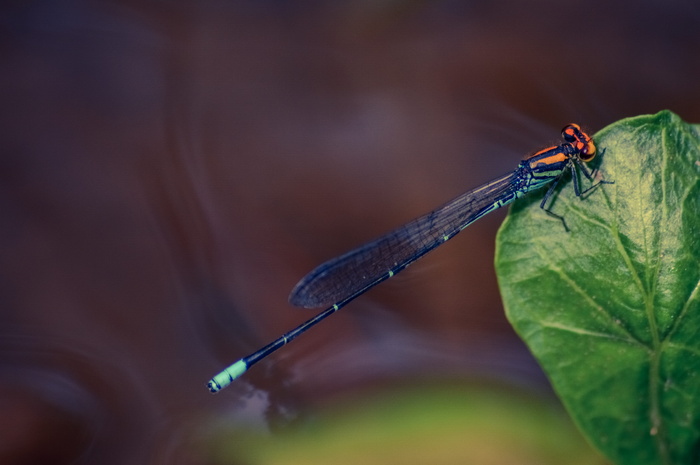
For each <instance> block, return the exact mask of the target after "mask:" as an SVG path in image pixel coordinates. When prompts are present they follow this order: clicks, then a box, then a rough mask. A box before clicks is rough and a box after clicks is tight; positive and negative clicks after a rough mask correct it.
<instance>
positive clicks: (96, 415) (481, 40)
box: [0, 0, 700, 464]
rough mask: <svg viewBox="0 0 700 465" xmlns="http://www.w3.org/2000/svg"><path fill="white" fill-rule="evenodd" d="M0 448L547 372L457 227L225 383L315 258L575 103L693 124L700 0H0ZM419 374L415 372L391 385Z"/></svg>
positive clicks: (496, 165)
mask: <svg viewBox="0 0 700 465" xmlns="http://www.w3.org/2000/svg"><path fill="white" fill-rule="evenodd" d="M0 21H1V23H0V24H1V29H0V52H1V56H2V61H1V65H2V67H1V68H0V80H1V81H0V82H1V83H2V85H1V87H0V95H1V96H2V104H1V106H0V111H1V113H0V115H1V118H2V124H1V125H0V134H1V137H2V139H1V140H0V141H1V146H0V147H1V148H0V215H1V219H0V234H1V236H0V240H1V241H2V242H1V244H2V248H0V253H1V255H0V273H2V274H1V275H0V416H1V417H2V422H1V423H2V426H0V435H1V437H0V462H2V463H3V464H29V463H52V464H64V463H79V464H92V463H100V464H123V463H129V464H139V463H181V464H190V463H206V462H207V459H206V451H202V450H199V448H198V447H197V446H196V438H197V437H198V436H200V435H201V434H202V431H204V430H206V429H207V428H210V427H211V425H213V424H217V422H221V423H236V424H242V425H247V424H249V425H252V426H256V425H261V424H264V423H269V424H271V425H273V427H274V426H275V425H277V426H281V425H284V424H285V423H286V422H289V421H294V419H296V418H301V417H303V415H304V411H305V410H306V409H308V408H309V407H311V406H313V405H314V403H316V402H318V401H319V399H323V398H324V396H328V395H333V394H337V393H338V392H341V391H345V390H352V389H355V388H358V387H367V386H372V385H379V384H381V383H385V382H389V381H391V382H396V381H397V380H402V379H407V380H408V379H411V378H418V379H421V378H429V377H434V378H439V377H453V378H454V377H464V378H477V379H496V380H500V381H502V382H505V383H510V384H513V385H516V386H521V387H523V389H535V390H537V389H541V390H543V391H545V392H546V391H547V390H548V389H549V388H548V387H547V383H546V380H545V378H544V375H543V374H542V373H541V372H540V370H539V368H538V367H537V365H536V363H535V362H534V361H533V359H532V358H531V356H530V355H529V353H528V351H527V349H526V348H525V346H524V345H523V344H522V343H521V342H520V341H519V339H518V338H517V337H516V336H515V334H514V333H513V331H512V330H511V329H510V327H509V325H508V323H507V322H506V320H505V317H504V315H503V309H502V306H501V303H500V299H499V295H498V289H497V285H496V279H495V273H494V270H493V265H492V261H493V247H494V237H495V233H496V230H497V228H498V226H499V224H500V222H501V221H502V219H503V217H504V215H505V213H506V211H505V209H504V210H503V211H501V212H497V213H494V214H492V215H489V216H488V217H486V218H484V219H483V220H481V221H479V222H478V223H477V224H475V225H473V226H471V227H470V228H469V229H467V230H466V231H465V232H463V233H462V234H461V235H460V236H458V237H457V238H456V239H455V240H453V241H451V242H450V244H448V245H446V246H444V247H442V248H440V249H439V250H437V251H436V252H434V253H432V254H431V255H430V256H429V257H428V258H426V259H425V260H423V261H421V262H419V263H418V264H416V265H414V266H412V267H411V268H410V269H409V270H408V271H406V272H404V273H403V274H401V275H399V276H397V277H396V278H394V279H392V280H391V281H390V282H388V283H386V284H384V285H382V286H380V287H379V288H377V289H375V290H373V291H372V292H370V293H369V294H367V295H366V296H363V297H362V298H360V299H358V300H357V301H356V302H354V303H353V304H352V305H351V306H349V307H348V308H346V309H344V310H343V311H342V312H340V313H339V314H338V315H335V316H334V317H333V318H331V319H330V320H328V321H327V322H325V323H324V324H323V326H321V327H318V328H316V329H314V330H313V331H311V332H309V333H307V335H305V336H304V337H303V338H300V339H299V340H298V341H296V342H295V343H294V344H292V345H290V346H288V347H286V348H285V349H283V350H282V351H280V352H278V353H277V354H275V355H274V356H273V357H271V358H270V360H268V361H266V362H262V363H260V364H259V365H257V366H256V368H255V369H253V370H251V371H250V372H249V373H248V374H247V375H246V376H245V378H244V379H243V380H241V381H240V382H238V383H236V384H235V385H233V386H231V387H230V388H228V389H227V390H226V391H224V392H222V393H221V394H219V395H217V396H213V395H211V394H209V393H208V391H207V389H206V382H207V380H208V379H209V378H210V377H211V376H212V375H214V374H215V373H217V372H218V371H219V370H220V369H222V368H223V367H224V366H226V365H228V364H230V363H231V362H233V361H235V360H236V359H238V358H240V357H241V356H244V355H247V354H248V353H250V352H251V351H253V350H255V349H256V348H258V347H259V346H261V345H263V344H265V343H267V342H269V341H270V340H271V339H273V338H275V337H277V336H279V335H280V334H281V333H283V332H285V331H286V330H288V329H291V328H292V327H293V326H296V325H297V324H298V323H300V322H302V321H303V320H305V319H307V318H308V317H310V316H312V315H313V314H314V313H313V311H309V310H299V309H294V308H292V307H290V306H289V305H288V304H287V296H288V293H289V291H290V290H291V288H292V287H293V286H294V284H295V283H296V282H297V280H299V279H300V278H301V277H302V276H303V275H304V274H305V273H307V272H308V271H310V270H311V269H312V268H313V267H315V266H316V265H318V264H319V263H321V262H322V261H324V260H326V259H329V258H332V257H334V256H336V255H338V254H341V253H343V252H345V251H347V250H348V249H350V248H351V247H354V246H356V245H359V244H361V243H362V242H364V241H366V240H369V239H372V238H373V237H375V236H377V235H379V234H381V233H384V232H386V231H388V230H390V229H392V228H393V227H395V226H398V225H400V224H402V223H404V222H406V221H408V220H410V219H412V218H413V217H415V216H417V215H420V214H422V213H425V212H427V211H429V210H431V209H432V208H434V207H436V206H438V205H440V204H441V203H443V202H444V201H446V200H449V199H450V198H452V197H453V196H456V195H458V194H460V193H462V192H464V191H466V190H467V189H469V188H472V187H475V186H476V185H478V184H480V183H482V182H484V181H486V180H488V179H490V178H492V177H494V176H496V175H499V174H502V173H504V172H507V171H509V170H512V169H513V168H514V167H515V165H516V164H517V162H518V161H519V160H520V158H521V157H522V156H524V155H525V154H526V153H527V152H529V151H531V150H535V149H537V148H539V147H541V146H543V145H546V144H548V143H550V142H556V141H557V140H558V137H559V130H560V129H561V127H562V126H564V125H565V124H567V123H570V122H578V123H580V124H582V125H584V126H586V127H587V128H588V129H590V130H591V131H593V132H594V131H597V130H598V129H601V128H602V127H604V126H605V125H607V124H609V123H612V122H614V121H615V120H617V119H619V118H622V117H627V116H634V115H638V114H643V113H655V112H657V111H659V110H662V109H671V110H673V111H675V112H676V113H678V114H680V115H681V116H682V117H683V118H684V119H686V120H687V121H691V122H699V121H700V86H699V85H698V83H699V82H700V34H698V30H699V29H700V7H699V6H698V4H697V2H693V1H669V0H665V1H663V2H662V1H638V2H629V1H626V2H620V1H604V0H596V1H588V2H576V1H572V2H566V3H563V2H556V1H540V2H519V1H512V0H511V1H501V2H499V1H466V2H465V1H434V2H416V1H384V2H377V1H366V0H363V1H356V2H329V1H326V2H323V1H316V2H299V3H294V2H284V1H255V2H254V1H249V2H242V1H231V2H224V1H200V2H159V1H143V2H121V3H117V2H115V3H112V2H87V1H67V2H51V1H30V2H25V1H10V2H4V3H3V6H2V7H0ZM406 382H410V381H406Z"/></svg>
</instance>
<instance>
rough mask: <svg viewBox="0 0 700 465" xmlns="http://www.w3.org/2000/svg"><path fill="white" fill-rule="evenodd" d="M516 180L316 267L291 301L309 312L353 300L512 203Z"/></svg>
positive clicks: (486, 188)
mask: <svg viewBox="0 0 700 465" xmlns="http://www.w3.org/2000/svg"><path fill="white" fill-rule="evenodd" d="M517 178H518V172H517V171H516V172H513V173H509V174H507V175H504V176H502V177H500V178H497V179H494V180H493V181H491V182H488V183H486V184H484V185H482V186H480V187H477V188H476V189H473V190H471V191H469V192H466V193H464V194H462V195H460V196H459V197H457V198H455V199H453V200H451V201H449V202H447V203H446V204H445V205H443V206H441V207H439V208H437V209H436V210H433V211H432V212H430V213H428V214H426V215H423V216H421V217H419V218H416V219H415V220H413V221H411V222H409V223H406V224H405V225H403V226H401V227H399V228H397V229H395V230H393V231H391V232H389V233H387V234H385V235H383V236H381V237H379V238H377V239H375V240H373V241H371V242H368V243H367V244H365V245H363V246H360V247H358V248H356V249H354V250H351V251H350V252H348V253H346V254H344V255H341V256H340V257H337V258H334V259H332V260H329V261H327V262H325V263H323V264H322V265H319V266H318V267H317V268H316V269H314V270H313V271H311V272H310V273H309V274H308V275H306V276H305V277H304V278H303V279H302V280H301V281H299V283H298V284H297V285H296V286H295V287H294V289H293V290H292V293H291V295H290V296H289V302H290V303H291V304H293V305H296V306H299V307H307V308H313V307H320V306H322V305H328V304H334V303H337V302H340V301H342V300H344V299H346V298H348V297H350V296H353V297H356V296H357V295H359V294H361V293H362V292H365V291H366V290H368V289H369V288H371V287H372V286H374V285H376V284H378V283H380V282H382V281H384V280H385V279H387V278H389V277H391V276H393V275H394V274H396V273H398V272H399V271H401V270H403V269H404V268H406V267H407V266H408V265H410V264H411V263H413V262H414V261H416V260H417V259H419V258H420V257H422V256H423V255H425V254H426V253H428V252H430V251H431V250H433V249H434V248H435V247H437V246H438V245H440V244H442V243H443V242H445V241H446V240H448V239H450V238H452V237H453V236H454V235H455V234H457V233H458V232H459V231H461V230H462V229H464V228H465V227H467V226H468V225H469V224H471V223H473V222H474V221H476V220H477V219H479V218H481V217H482V216H484V215H485V214H487V213H489V212H491V211H493V210H495V209H497V208H500V207H501V206H503V205H506V204H507V203H510V202H511V201H512V200H514V199H515V197H516V194H517V193H518V184H519V183H518V182H516V181H517Z"/></svg>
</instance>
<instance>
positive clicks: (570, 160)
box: [209, 124, 611, 392]
mask: <svg viewBox="0 0 700 465" xmlns="http://www.w3.org/2000/svg"><path fill="white" fill-rule="evenodd" d="M562 138H563V143H562V144H560V145H557V146H554V147H548V148H546V149H542V150H540V151H539V152H536V153H534V154H532V155H530V156H528V157H526V158H525V159H524V160H522V161H521V162H520V164H519V165H518V167H517V168H516V169H515V171H513V172H512V173H509V174H506V175H503V176H501V177H499V178H496V179H494V180H493V181H490V182H488V183H486V184H484V185H483V186H480V187H477V188H476V189H472V190H470V191H469V192H466V193H464V194H462V195H460V196H459V197H457V198H455V199H453V200H451V201H450V202H447V203H446V204H445V205H443V206H442V207H440V208H438V209H436V210H434V211H432V212H430V213H428V214H426V215H423V216H421V217H419V218H416V219H415V220H413V221H411V222H410V223H407V224H405V225H403V226H401V227H399V228H397V229H395V230H394V231H391V232H390V233H388V234H385V235H383V236H381V237H379V238H378V239H375V240H374V241H372V242H369V243H367V244H365V245H363V246H361V247H358V248H357V249H355V250H352V251H350V252H348V253H346V254H345V255H341V256H340V257H337V258H334V259H332V260H329V261H327V262H326V263H323V264H322V265H320V266H318V267H317V268H316V269H314V270H313V271H311V272H310V273H309V274H308V275H306V276H305V277H304V278H303V279H302V280H301V281H299V283H298V284H297V285H296V286H295V287H294V289H293V290H292V293H291V295H290V296H289V302H290V303H291V304H293V305H296V306H300V307H307V308H313V307H320V306H322V305H330V307H328V308H327V309H326V310H324V311H323V312H321V313H319V314H318V315H316V316H315V317H313V318H312V319H310V320H308V321H306V322H305V323H303V324H301V325H300V326H297V327H296V328H294V329H293V330H291V331H289V332H287V333H285V334H284V335H282V336H281V337H280V338H278V339H276V340H275V341H273V342H271V343H270V344H268V345H266V346H265V347H263V348H261V349H259V350H257V351H256V352H254V353H252V354H250V355H248V356H247V357H243V358H242V359H240V360H239V361H237V362H236V363H234V364H233V365H231V366H229V367H228V368H226V369H225V370H224V371H222V372H221V373H219V374H218V375H216V376H214V377H213V378H212V379H211V381H209V390H210V391H211V392H218V391H220V390H221V389H223V388H225V387H226V386H228V385H229V384H231V382H232V381H233V380H234V379H236V378H238V377H239V376H241V375H242V374H243V373H245V371H246V370H248V368H250V367H251V366H252V365H253V364H254V363H257V362H259V361H260V360H262V359H263V358H265V357H267V356H268V355H270V354H271V353H272V352H274V351H275V350H277V349H279V348H280V347H282V346H283V345H285V344H287V343H288V342H289V341H291V340H292V339H294V338H295V337H297V336H299V335H300V334H302V333H303V332H305V331H306V330H308V329H309V328H311V327H312V326H314V325H316V324H317V323H319V322H321V321H323V320H324V319H325V318H327V317H328V316H330V315H332V314H333V313H335V312H337V311H338V310H340V309H341V308H342V307H344V306H345V305H347V304H348V303H349V302H350V301H352V300H353V299H355V298H356V297H358V296H360V295H362V294H364V293H365V292H367V291H368V290H369V289H371V288H372V287H374V286H376V285H377V284H379V283H381V282H382V281H385V280H387V279H389V278H391V277H392V276H394V275H395V274H396V273H398V272H400V271H402V270H403V269H404V268H406V267H407V266H408V265H410V264H411V263H413V262H415V261H416V260H418V259H419V258H420V257H422V256H423V255H425V254H426V253H428V252H430V251H431V250H433V249H434V248H435V247H437V246H439V245H441V244H443V243H445V242H447V241H448V240H449V239H451V238H452V237H454V236H455V235H456V234H457V233H458V232H460V231H461V230H462V229H464V228H466V227H467V226H469V225H470V224H472V223H473V222H474V221H476V220H478V219H479V218H481V217H482V216H484V215H486V214H487V213H490V212H492V211H494V210H496V209H497V208H500V207H502V206H504V205H507V204H509V203H510V202H512V201H513V200H515V199H517V198H518V197H522V196H524V195H525V194H527V193H528V192H530V191H534V190H536V189H540V188H542V187H544V186H546V185H547V184H551V186H550V187H549V189H548V190H547V193H546V194H545V195H544V198H543V199H542V202H541V203H540V208H542V209H543V210H544V211H546V212H547V213H548V214H550V215H552V216H554V217H556V218H558V219H559V220H561V222H562V224H563V225H564V228H565V229H566V230H567V231H568V228H567V225H566V222H565V221H564V218H562V217H561V216H559V215H556V214H555V213H552V212H551V211H549V210H548V209H546V208H545V205H546V203H547V200H548V199H549V198H550V196H551V195H552V193H553V192H554V189H555V187H556V186H557V184H558V183H559V181H561V179H562V177H563V176H564V174H565V173H566V172H567V171H569V172H571V177H572V178H573V184H574V192H575V194H576V196H578V197H580V196H582V195H583V194H585V193H586V192H588V191H589V190H591V189H593V188H594V187H596V186H598V185H599V184H601V183H605V184H610V183H611V181H598V182H594V176H593V174H592V173H590V172H589V171H588V169H587V168H586V166H585V165H584V162H585V163H588V162H590V161H591V160H592V159H593V158H594V157H595V155H596V146H595V144H594V142H593V139H591V137H590V136H589V135H588V134H586V133H585V132H583V131H582V130H581V128H580V127H579V126H578V125H576V124H570V125H568V126H566V127H565V128H564V129H563V130H562ZM577 170H580V171H581V172H582V173H583V174H584V175H585V176H586V178H587V179H588V180H589V181H591V182H592V183H593V184H592V185H591V186H590V187H589V188H588V189H586V190H584V191H581V189H580V188H579V179H578V175H577Z"/></svg>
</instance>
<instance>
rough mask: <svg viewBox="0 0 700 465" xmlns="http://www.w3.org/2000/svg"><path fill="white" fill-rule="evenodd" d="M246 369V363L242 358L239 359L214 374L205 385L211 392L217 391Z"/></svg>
mask: <svg viewBox="0 0 700 465" xmlns="http://www.w3.org/2000/svg"><path fill="white" fill-rule="evenodd" d="M247 369H248V365H246V363H245V362H244V361H243V360H239V361H237V362H236V363H234V364H233V365H231V366H230V367H228V368H226V369H225V370H224V371H222V372H221V373H219V374H218V375H216V376H214V377H213V378H212V379H211V381H209V384H207V386H208V387H209V390H210V391H211V392H219V391H221V390H222V389H223V388H225V387H226V386H228V385H229V384H231V382H233V380H234V379H236V378H238V377H239V376H241V375H242V374H243V373H245V371H246V370H247Z"/></svg>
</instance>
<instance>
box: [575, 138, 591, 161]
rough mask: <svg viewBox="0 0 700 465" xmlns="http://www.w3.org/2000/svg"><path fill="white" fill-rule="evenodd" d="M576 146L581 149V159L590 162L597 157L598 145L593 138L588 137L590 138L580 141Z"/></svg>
mask: <svg viewBox="0 0 700 465" xmlns="http://www.w3.org/2000/svg"><path fill="white" fill-rule="evenodd" d="M579 145H580V147H579ZM576 148H577V149H579V155H578V156H579V158H580V159H581V161H585V162H589V161H591V160H593V159H594V158H595V154H596V147H595V144H594V143H593V139H591V138H588V140H587V141H586V142H585V143H583V142H579V143H578V144H577V145H576Z"/></svg>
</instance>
